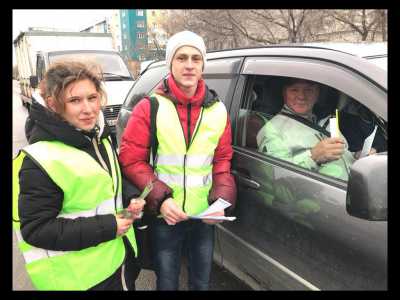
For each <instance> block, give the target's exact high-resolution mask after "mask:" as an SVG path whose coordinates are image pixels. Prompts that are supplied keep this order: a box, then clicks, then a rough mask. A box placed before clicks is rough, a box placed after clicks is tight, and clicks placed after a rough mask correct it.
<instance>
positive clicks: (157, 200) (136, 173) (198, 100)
mask: <svg viewBox="0 0 400 300" xmlns="http://www.w3.org/2000/svg"><path fill="white" fill-rule="evenodd" d="M156 93H157V94H159V95H162V96H164V97H167V98H168V99H170V100H171V101H172V102H174V103H175V106H176V110H177V113H178V116H179V120H180V122H181V125H182V129H183V134H184V137H185V140H186V142H187V141H188V140H189V139H190V137H192V136H193V132H194V129H195V126H196V122H197V119H198V117H199V115H200V110H201V107H202V106H205V107H207V106H210V105H212V104H213V103H214V102H215V101H219V100H218V96H217V94H216V93H215V92H214V91H212V90H209V89H208V87H207V85H206V84H205V82H204V80H200V81H199V84H198V87H197V91H196V93H195V95H194V96H193V97H191V98H190V99H188V98H187V97H186V96H185V95H184V94H183V92H182V91H181V90H180V89H179V88H178V86H177V85H176V83H175V81H174V79H173V77H172V76H171V75H170V76H169V77H168V78H167V79H166V80H165V81H164V82H163V83H161V84H160V86H158V88H157V90H156ZM189 134H190V135H189ZM231 141H232V134H231V124H230V120H229V116H228V118H227V122H226V126H225V130H224V132H223V134H222V135H221V137H220V140H219V143H218V146H217V148H216V149H215V152H214V159H213V170H212V178H213V182H212V187H211V190H210V193H209V197H208V200H209V203H212V202H214V201H215V200H216V199H218V198H219V197H221V198H223V199H225V200H227V201H229V202H230V203H231V204H232V206H231V207H230V209H233V207H234V206H235V201H236V185H235V181H234V178H233V176H232V174H231V172H230V169H231V159H232V155H233V150H232V145H231ZM149 148H150V101H149V99H148V98H144V99H142V100H141V101H140V102H139V103H138V104H137V105H136V106H135V108H134V109H133V111H132V115H131V117H130V119H129V121H128V124H127V127H126V129H125V131H124V134H123V136H122V140H121V146H120V156H119V159H120V163H121V166H122V169H123V172H124V173H125V175H126V176H127V178H129V179H130V180H131V182H133V183H134V184H135V185H136V186H137V187H138V188H139V189H140V190H142V189H143V188H144V187H145V185H146V184H147V183H148V182H149V181H150V180H152V181H153V182H154V188H153V190H152V192H151V193H150V194H149V195H148V196H147V198H146V200H147V204H146V207H147V209H148V210H149V212H152V213H154V214H156V213H157V214H158V213H159V209H160V207H161V204H162V202H163V201H164V200H166V199H167V198H169V197H171V195H172V189H171V188H170V187H169V186H168V185H167V184H165V183H164V182H162V181H161V180H159V179H158V178H157V177H156V176H155V174H154V172H153V169H152V167H151V166H150V165H149V163H148V158H149Z"/></svg>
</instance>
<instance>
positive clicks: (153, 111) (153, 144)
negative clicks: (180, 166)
mask: <svg viewBox="0 0 400 300" xmlns="http://www.w3.org/2000/svg"><path fill="white" fill-rule="evenodd" d="M157 111H158V100H157V98H156V97H154V96H152V97H150V151H151V152H150V163H151V165H152V166H153V170H154V168H155V165H154V160H155V157H156V154H157V148H158V139H157V124H156V117H157Z"/></svg>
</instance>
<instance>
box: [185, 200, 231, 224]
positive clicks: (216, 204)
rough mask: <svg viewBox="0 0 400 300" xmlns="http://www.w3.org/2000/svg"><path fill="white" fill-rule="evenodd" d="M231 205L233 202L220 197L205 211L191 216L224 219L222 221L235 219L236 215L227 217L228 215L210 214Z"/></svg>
mask: <svg viewBox="0 0 400 300" xmlns="http://www.w3.org/2000/svg"><path fill="white" fill-rule="evenodd" d="M229 206H231V204H230V203H229V202H227V201H225V200H224V199H222V198H218V199H217V200H216V201H215V202H214V203H213V204H211V205H210V206H209V207H208V208H207V209H206V210H205V211H203V212H202V213H200V214H198V215H196V216H190V217H189V218H191V219H210V220H222V221H234V220H236V217H226V216H208V215H210V214H213V213H215V212H217V211H221V210H224V209H225V208H227V207H229Z"/></svg>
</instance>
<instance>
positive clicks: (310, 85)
mask: <svg viewBox="0 0 400 300" xmlns="http://www.w3.org/2000/svg"><path fill="white" fill-rule="evenodd" d="M318 96H319V85H318V83H316V82H312V81H308V80H303V79H298V78H290V79H288V80H287V81H286V82H285V85H284V87H283V100H284V107H283V108H282V110H281V112H280V113H278V114H277V115H276V116H274V117H273V118H272V119H271V120H270V121H268V122H267V123H266V124H265V125H264V127H263V128H261V129H260V131H259V133H258V134H257V143H258V149H259V151H262V152H268V154H269V155H272V156H275V157H278V158H281V159H284V160H287V161H290V162H292V163H294V164H297V165H299V166H301V167H304V168H307V169H310V170H314V171H317V172H320V173H322V174H326V175H329V176H333V177H337V178H341V179H343V180H347V179H348V172H349V167H350V166H351V164H352V163H353V162H354V160H355V159H354V157H353V155H352V153H351V152H350V151H348V150H347V142H346V141H345V139H344V138H342V137H328V136H325V135H324V134H322V133H321V132H320V131H318V130H317V129H315V128H313V127H311V126H309V125H307V124H306V123H304V122H300V121H298V120H296V119H294V118H291V117H290V116H291V115H294V116H298V117H300V119H301V118H303V119H305V120H308V121H309V122H310V123H314V124H315V125H318V124H317V118H316V116H315V115H314V114H313V113H312V110H313V107H314V104H315V103H316V102H317V100H318Z"/></svg>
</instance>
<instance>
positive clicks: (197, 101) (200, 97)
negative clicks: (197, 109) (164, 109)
mask: <svg viewBox="0 0 400 300" xmlns="http://www.w3.org/2000/svg"><path fill="white" fill-rule="evenodd" d="M156 93H157V94H160V95H162V96H164V97H167V98H169V99H170V100H171V101H172V102H174V103H176V104H182V105H186V104H188V103H190V104H192V105H193V106H203V107H209V106H211V105H212V104H214V103H215V102H218V101H219V99H218V95H217V93H216V92H215V91H214V90H211V89H209V88H208V86H207V85H206V84H205V82H204V80H203V79H200V80H199V84H198V86H197V90H196V93H195V94H194V96H193V97H191V98H188V97H186V95H185V94H184V93H183V92H182V91H181V89H180V88H179V87H178V85H177V84H176V82H175V80H174V78H173V76H172V75H171V74H169V75H168V77H167V78H165V79H164V80H163V82H162V83H161V84H160V85H159V86H158V87H157V89H156Z"/></svg>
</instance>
